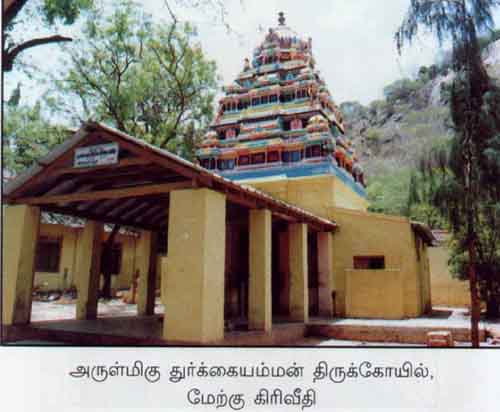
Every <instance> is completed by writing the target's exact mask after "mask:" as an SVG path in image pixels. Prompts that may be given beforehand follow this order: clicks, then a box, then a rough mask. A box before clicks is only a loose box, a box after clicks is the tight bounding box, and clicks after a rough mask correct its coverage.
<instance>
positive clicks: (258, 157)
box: [252, 153, 266, 165]
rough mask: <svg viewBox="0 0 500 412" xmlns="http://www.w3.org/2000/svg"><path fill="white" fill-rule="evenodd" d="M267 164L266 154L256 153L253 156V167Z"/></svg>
mask: <svg viewBox="0 0 500 412" xmlns="http://www.w3.org/2000/svg"><path fill="white" fill-rule="evenodd" d="M265 162H266V155H265V153H256V154H253V155H252V164H253V165H260V164H262V163H265Z"/></svg>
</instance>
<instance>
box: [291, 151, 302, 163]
mask: <svg viewBox="0 0 500 412" xmlns="http://www.w3.org/2000/svg"><path fill="white" fill-rule="evenodd" d="M301 160H302V152H301V151H298V150H296V151H293V152H292V153H291V159H290V161H291V162H300V161H301Z"/></svg>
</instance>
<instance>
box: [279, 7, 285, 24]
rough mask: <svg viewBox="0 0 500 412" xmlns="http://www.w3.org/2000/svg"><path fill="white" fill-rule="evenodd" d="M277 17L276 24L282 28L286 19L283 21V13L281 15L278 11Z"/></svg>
mask: <svg viewBox="0 0 500 412" xmlns="http://www.w3.org/2000/svg"><path fill="white" fill-rule="evenodd" d="M278 16H279V18H278V22H279V24H280V26H284V25H285V21H286V19H285V13H283V12H282V11H280V12H279V13H278Z"/></svg>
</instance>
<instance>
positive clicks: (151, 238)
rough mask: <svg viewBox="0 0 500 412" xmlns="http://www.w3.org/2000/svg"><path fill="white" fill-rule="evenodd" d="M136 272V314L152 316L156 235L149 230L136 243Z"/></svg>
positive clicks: (153, 311)
mask: <svg viewBox="0 0 500 412" xmlns="http://www.w3.org/2000/svg"><path fill="white" fill-rule="evenodd" d="M136 271H139V285H138V291H137V314H138V315H139V316H152V315H154V313H155V290H156V233H154V232H151V231H149V230H143V231H141V237H140V238H139V241H138V242H137V249H136ZM134 273H135V272H134Z"/></svg>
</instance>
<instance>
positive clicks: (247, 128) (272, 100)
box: [197, 13, 365, 196]
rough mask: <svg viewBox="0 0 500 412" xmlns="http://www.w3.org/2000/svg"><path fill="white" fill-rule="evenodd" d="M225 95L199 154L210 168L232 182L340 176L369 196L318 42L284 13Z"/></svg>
mask: <svg viewBox="0 0 500 412" xmlns="http://www.w3.org/2000/svg"><path fill="white" fill-rule="evenodd" d="M224 92H225V95H224V97H223V98H222V99H221V100H220V102H219V108H218V111H217V116H216V118H215V121H214V122H213V124H212V125H211V127H210V131H209V132H208V133H207V134H206V136H205V139H204V140H203V142H202V143H201V147H200V148H199V150H198V151H197V158H198V161H199V163H200V164H201V165H202V166H203V167H205V168H207V169H209V170H214V171H216V172H217V173H220V174H221V175H223V176H225V177H228V178H230V179H233V180H248V179H255V178H271V177H274V178H275V177H278V176H282V177H295V178H296V177H303V176H312V175H320V174H329V175H336V176H338V177H340V178H341V179H342V180H343V181H344V182H346V184H347V185H348V186H349V187H350V188H351V189H352V190H354V191H355V192H357V193H358V194H359V195H360V196H364V185H365V183H364V175H363V168H362V166H361V165H360V163H359V162H358V159H357V156H356V154H355V150H354V146H353V144H352V142H351V141H349V140H348V139H346V137H345V136H344V133H345V126H344V122H343V118H342V114H341V113H340V111H339V110H338V108H337V106H336V105H335V103H334V101H333V99H332V96H331V94H330V91H329V90H328V88H327V86H326V83H325V81H324V79H323V78H322V77H321V74H320V72H319V70H317V68H316V62H315V60H314V56H313V52H312V39H310V38H309V39H307V40H304V39H303V38H301V36H299V34H297V33H296V32H295V31H293V30H292V29H290V28H289V27H288V26H287V25H286V24H285V17H284V15H283V13H280V17H279V25H278V26H277V27H276V28H271V29H269V33H268V34H267V35H266V36H265V39H264V41H263V42H262V44H260V45H259V46H258V47H257V48H256V49H255V51H254V53H253V58H252V62H251V63H250V60H249V59H245V63H244V67H243V71H242V72H241V73H240V74H239V75H238V76H237V77H236V80H235V81H234V83H233V84H231V85H229V86H227V87H225V88H224Z"/></svg>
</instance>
